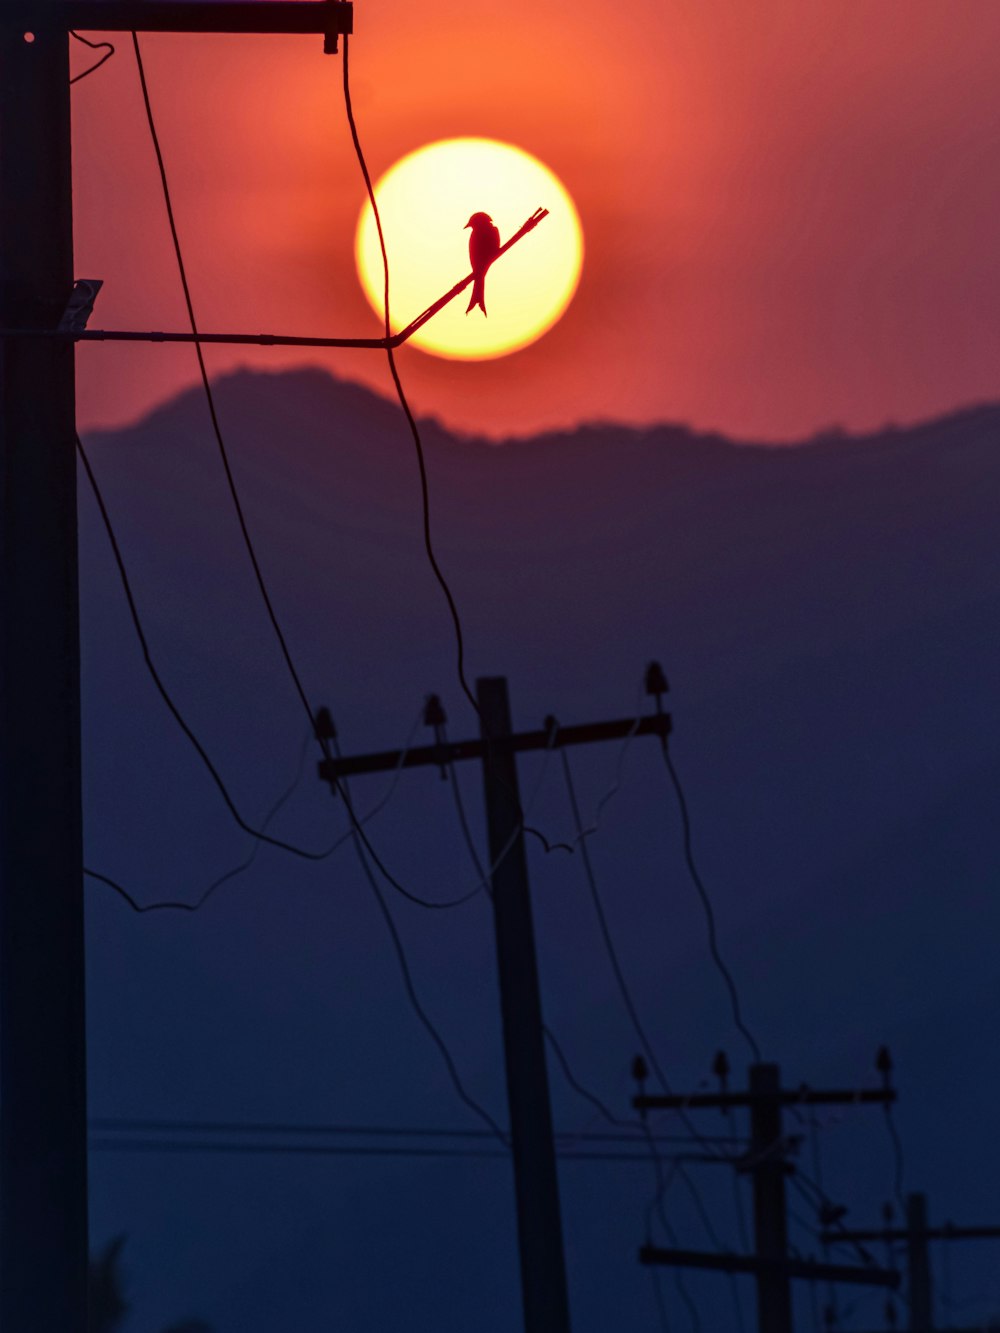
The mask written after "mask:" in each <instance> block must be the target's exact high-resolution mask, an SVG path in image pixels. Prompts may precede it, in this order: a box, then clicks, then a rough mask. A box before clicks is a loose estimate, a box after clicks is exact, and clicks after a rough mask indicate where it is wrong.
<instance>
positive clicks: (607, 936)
mask: <svg viewBox="0 0 1000 1333" xmlns="http://www.w3.org/2000/svg"><path fill="white" fill-rule="evenodd" d="M559 758H560V760H561V761H562V770H563V778H564V780H565V783H566V794H567V796H568V797H569V804H570V809H571V810H572V812H573V823H574V826H575V828H576V836H577V843H578V845H579V848H580V857H581V861H582V864H583V871H584V875H585V877H586V880H587V887H588V888H589V890H590V898H591V901H592V902H593V904H594V911H595V912H596V914H597V921H598V925H599V927H600V931H601V938H602V940H603V941H604V949H605V952H606V953H607V955H608V959H609V961H610V963H611V967H612V970H613V972H614V975H615V981H616V982H617V984H618V991H619V994H620V995H621V998H622V1002H623V1003H624V1005H625V1009H626V1012H627V1013H628V1016H629V1019H630V1021H631V1023H632V1027H633V1028H634V1030H635V1034H636V1036H637V1037H638V1038H639V1042H640V1044H641V1046H642V1048H643V1050H644V1051H645V1053H646V1056H647V1058H648V1060H649V1063H650V1064H651V1065H652V1066H653V1069H654V1070H655V1071H656V1075H657V1077H658V1078H659V1080H660V1082H661V1083H662V1084H663V1085H664V1087H667V1086H668V1083H667V1079H666V1076H665V1075H664V1073H663V1070H662V1069H661V1068H660V1063H659V1061H658V1060H657V1058H656V1052H655V1050H654V1049H653V1045H652V1042H650V1040H649V1038H648V1037H647V1035H646V1030H645V1028H644V1026H643V1023H642V1020H641V1019H640V1017H639V1011H638V1009H637V1007H636V1004H635V1001H634V999H633V998H632V992H631V990H630V989H629V985H628V982H627V981H626V979H625V973H624V971H623V970H622V965H621V962H620V960H619V958H618V951H617V949H616V948H615V944H614V940H613V939H612V937H611V930H610V928H609V926H608V920H607V917H606V916H605V913H604V904H603V902H602V901H601V895H600V891H599V889H598V887H597V877H596V876H595V874H594V867H593V865H592V863H591V860H590V851H589V849H588V847H587V841H586V834H585V833H584V831H583V821H582V819H581V817H580V806H579V803H578V802H577V799H576V789H575V787H574V786H573V774H572V770H571V769H570V764H569V756H568V755H567V753H566V751H565V750H562V751H561V752H560V755H559Z"/></svg>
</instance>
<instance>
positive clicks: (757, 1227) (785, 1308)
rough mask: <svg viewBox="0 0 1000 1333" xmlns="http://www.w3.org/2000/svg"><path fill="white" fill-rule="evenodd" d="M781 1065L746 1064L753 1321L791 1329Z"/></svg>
mask: <svg viewBox="0 0 1000 1333" xmlns="http://www.w3.org/2000/svg"><path fill="white" fill-rule="evenodd" d="M780 1089H781V1071H780V1070H779V1069H778V1066H777V1065H770V1064H757V1065H753V1066H751V1069H750V1096H751V1102H750V1157H751V1161H752V1162H753V1166H752V1167H751V1175H752V1179H753V1221H754V1242H755V1245H756V1249H757V1257H758V1258H759V1259H761V1260H762V1261H763V1263H764V1265H765V1266H763V1267H762V1268H761V1271H760V1273H759V1275H758V1277H757V1327H758V1328H759V1329H761V1330H765V1329H766V1330H767V1331H768V1333H792V1286H791V1281H790V1279H789V1276H788V1270H787V1268H786V1267H785V1266H784V1263H785V1260H786V1259H787V1258H788V1212H787V1203H786V1200H785V1172H786V1170H787V1169H788V1167H787V1163H786V1161H785V1153H784V1141H783V1131H782V1123H781V1120H782V1116H781V1098H780V1096H779V1095H778V1094H779V1092H780Z"/></svg>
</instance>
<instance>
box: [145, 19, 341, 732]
mask: <svg viewBox="0 0 1000 1333" xmlns="http://www.w3.org/2000/svg"><path fill="white" fill-rule="evenodd" d="M132 46H133V48H134V50H135V62H136V67H137V69H138V71H139V84H140V87H141V89H142V101H143V106H144V107H145V110H146V122H147V124H148V126H149V135H150V138H151V139H152V142H153V151H154V152H155V154H156V165H157V167H158V169H159V173H160V184H161V186H162V190H163V202H164V204H165V206H166V211H167V221H168V223H169V225H170V236H171V239H172V241H173V247H174V256H175V258H176V260H177V271H178V273H179V275H180V281H181V288H182V290H183V293H184V304H185V306H186V307H187V315H188V322H189V324H190V325H191V332H192V334H193V335H194V337H195V340H196V341H195V343H194V349H195V354H196V356H197V358H198V371H199V373H200V375H201V382H202V387H203V389H204V391H205V402H206V404H207V406H208V414H209V418H210V419H211V423H212V431H213V434H214V435H215V442H216V444H217V446H218V449H219V456H220V458H221V459H222V467H223V471H224V472H225V475H226V484H227V486H228V488H229V494H230V497H231V498H232V502H233V508H234V510H235V511H236V518H237V521H238V523H239V528H240V532H241V533H242V536H243V543H244V545H245V547H246V550H247V555H248V556H249V557H250V564H251V566H252V568H253V573H254V578H255V579H256V581H257V587H258V589H259V591H260V595H261V600H262V601H263V603H264V608H265V610H266V612H267V618H268V620H269V621H270V622H271V628H272V629H273V631H274V635H275V638H276V639H277V641H278V646H279V648H280V650H281V655H282V657H283V658H284V661H285V666H286V667H287V669H288V674H289V676H290V678H291V681H292V684H293V686H294V688H295V692H296V693H297V695H298V697H299V700H300V701H301V703H302V707H303V709H304V710H305V713H306V716H307V717H308V718H309V722H310V725H313V726H314V725H315V718H314V716H313V709H312V705H311V704H310V703H309V698H308V695H307V694H306V691H305V687H304V685H303V684H302V679H301V677H300V676H299V672H298V668H297V667H296V665H295V662H294V661H293V659H292V654H291V652H290V650H289V647H288V642H287V640H286V639H285V635H284V632H283V630H282V628H281V625H280V623H279V621H278V617H277V614H276V613H275V610H274V605H273V603H272V601H271V595H270V593H269V591H268V588H267V583H266V582H265V579H264V575H263V572H262V570H261V567H260V562H259V560H258V558H257V551H256V549H255V547H254V544H253V540H252V538H251V536H250V529H249V527H248V526H247V521H246V516H245V514H244V512H243V504H242V501H241V500H240V495H239V491H238V489H237V486H236V479H235V477H234V476H233V470H232V466H231V464H230V461H229V451H228V449H227V448H226V441H225V438H224V436H223V433H222V427H221V425H220V423H219V416H218V413H217V411H216V407H215V397H214V394H213V392H212V385H211V381H210V380H209V377H208V368H207V367H206V365H205V356H204V353H203V351H202V348H201V344H200V343H199V342H198V341H197V337H198V324H197V320H196V319H195V313H194V302H193V301H192V299H191V288H190V286H189V284H188V277H187V268H186V266H185V263H184V255H183V252H182V250H181V243H180V236H179V234H178V231H177V223H176V220H175V218H174V208H173V203H172V201H171V195H170V185H169V182H168V180H167V169H166V165H165V163H164V160H163V152H162V150H161V148H160V139H159V135H158V134H157V130H156V121H155V119H154V117H153V107H152V103H151V102H150V97H149V87H148V85H147V83H146V71H145V67H144V65H143V61H142V52H141V50H140V48H139V37H138V34H137V33H135V32H133V33H132Z"/></svg>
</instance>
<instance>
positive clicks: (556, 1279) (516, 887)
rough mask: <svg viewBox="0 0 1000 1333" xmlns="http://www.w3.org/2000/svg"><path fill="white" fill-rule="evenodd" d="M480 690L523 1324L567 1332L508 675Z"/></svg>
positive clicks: (544, 1332) (534, 1331)
mask: <svg viewBox="0 0 1000 1333" xmlns="http://www.w3.org/2000/svg"><path fill="white" fill-rule="evenodd" d="M476 699H477V702H478V704H479V715H480V725H481V735H482V737H483V739H484V741H485V742H486V745H487V750H486V753H485V755H484V756H483V786H484V790H485V796H486V825H487V830H488V833H489V848H490V867H491V869H490V888H491V891H492V892H491V896H492V899H493V921H494V929H495V934H496V948H497V971H498V974H499V981H500V1013H501V1016H502V1018H503V1037H504V1041H503V1048H504V1061H505V1064H506V1069H507V1103H508V1106H509V1109H510V1138H511V1150H512V1152H513V1155H514V1188H515V1193H516V1196H517V1230H518V1235H519V1236H520V1240H521V1256H522V1260H521V1296H522V1301H523V1305H524V1327H525V1333H569V1298H568V1293H567V1289H566V1262H565V1258H564V1255H563V1239H562V1221H561V1218H560V1214H559V1181H558V1177H557V1174H556V1155H555V1144H554V1143H553V1140H552V1109H551V1105H550V1101H549V1080H548V1072H547V1070H546V1065H545V1038H544V1034H543V1031H542V1001H541V996H540V994H539V986H538V962H537V959H536V957H535V928H534V924H533V922H532V917H531V897H530V894H529V890H528V858H527V854H526V851H525V846H524V820H523V816H522V814H521V798H520V795H519V793H518V785H517V761H516V759H515V757H514V752H513V750H510V749H507V748H501V747H503V742H504V741H507V740H509V739H510V736H511V721H510V700H509V698H508V695H507V682H506V680H505V679H504V678H503V677H502V676H493V677H489V678H486V679H481V680H478V681H477V682H476ZM494 745H495V746H496V748H495V749H494Z"/></svg>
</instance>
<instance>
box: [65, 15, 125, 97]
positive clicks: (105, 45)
mask: <svg viewBox="0 0 1000 1333" xmlns="http://www.w3.org/2000/svg"><path fill="white" fill-rule="evenodd" d="M69 35H70V36H71V37H72V38H74V40H76V41H78V42H82V44H83V45H84V46H89V47H90V49H91V50H92V51H103V52H104V55H102V56H101V58H100V59H99V60H95V61H94V63H93V64H92V65H88V66H87V68H86V69H85V70H83V71H82V73H80V74H74V75H73V77H72V78H71V79H70V86H72V85H73V84H74V83H79V82H80V80H81V79H85V78H87V77H88V75H90V74H96V73H97V71H98V70H99V69H100V68H101V66H102V65H104V64H106V63H107V62H108V61H109V60H110V59H111V57H112V56H113V55H114V53H115V47H114V43H113V42H92V41H91V40H90V39H89V38H88V37H82V36H81V35H80V34H79V33H78V32H74V31H73V29H72V28H70V30H69Z"/></svg>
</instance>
